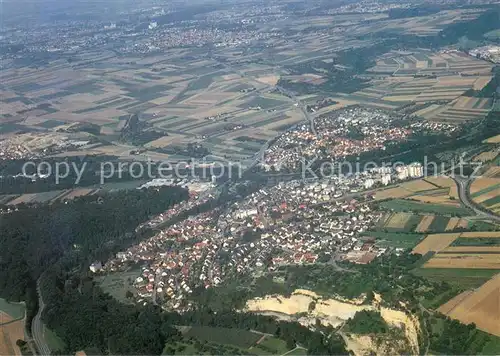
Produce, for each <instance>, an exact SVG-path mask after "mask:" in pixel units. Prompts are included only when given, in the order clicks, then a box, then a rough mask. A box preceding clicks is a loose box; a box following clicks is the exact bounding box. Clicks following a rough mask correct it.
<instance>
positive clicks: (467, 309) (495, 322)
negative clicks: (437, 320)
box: [440, 274, 500, 336]
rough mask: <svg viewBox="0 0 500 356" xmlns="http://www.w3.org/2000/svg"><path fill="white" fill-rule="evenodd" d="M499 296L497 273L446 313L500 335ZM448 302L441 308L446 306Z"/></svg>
mask: <svg viewBox="0 0 500 356" xmlns="http://www.w3.org/2000/svg"><path fill="white" fill-rule="evenodd" d="M499 296H500V274H497V275H496V276H495V277H494V278H492V279H490V280H489V281H488V282H486V283H485V284H483V285H482V286H481V287H480V288H479V289H476V290H475V291H473V292H472V293H469V294H468V295H466V296H465V297H464V298H463V299H462V300H461V301H460V302H459V303H458V304H457V305H455V306H453V308H451V309H450V310H449V311H448V312H446V313H445V314H446V315H447V316H449V317H450V318H452V319H457V320H459V321H460V322H462V323H464V324H470V323H474V324H476V326H477V328H478V329H480V330H483V331H485V332H487V333H490V334H493V335H496V336H500V322H499V321H500V299H499ZM454 299H455V298H454ZM452 300H453V299H452ZM450 302H451V301H450ZM450 302H448V303H450ZM448 303H446V304H448ZM446 304H444V305H443V306H442V307H441V308H443V307H445V306H446ZM441 308H440V309H441ZM446 309H447V308H445V310H446Z"/></svg>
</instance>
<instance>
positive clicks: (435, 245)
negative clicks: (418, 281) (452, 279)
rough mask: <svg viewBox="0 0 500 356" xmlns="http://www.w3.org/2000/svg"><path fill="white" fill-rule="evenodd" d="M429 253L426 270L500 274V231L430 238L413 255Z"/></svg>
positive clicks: (429, 236)
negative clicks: (433, 253) (499, 272)
mask: <svg viewBox="0 0 500 356" xmlns="http://www.w3.org/2000/svg"><path fill="white" fill-rule="evenodd" d="M428 252H435V253H436V254H435V255H433V256H432V258H430V259H429V260H428V261H427V262H426V263H425V264H424V265H423V268H424V269H439V268H443V269H453V268H456V269H480V270H485V269H492V270H500V231H492V232H464V233H451V234H433V235H428V236H427V237H426V238H425V239H424V240H423V241H422V242H421V243H420V244H419V245H417V246H416V247H415V248H414V249H413V253H420V254H422V255H425V254H426V253H428Z"/></svg>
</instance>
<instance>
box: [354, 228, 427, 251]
mask: <svg viewBox="0 0 500 356" xmlns="http://www.w3.org/2000/svg"><path fill="white" fill-rule="evenodd" d="M363 235H364V236H370V237H375V238H376V239H377V245H379V246H383V247H394V248H396V247H400V248H412V247H414V246H416V245H417V244H418V243H419V242H420V240H421V239H422V238H423V237H424V236H425V235H424V234H416V233H399V232H384V231H367V232H365V233H363Z"/></svg>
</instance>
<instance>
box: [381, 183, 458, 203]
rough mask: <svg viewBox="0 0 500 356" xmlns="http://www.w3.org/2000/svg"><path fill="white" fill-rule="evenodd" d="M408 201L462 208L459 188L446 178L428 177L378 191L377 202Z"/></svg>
mask: <svg viewBox="0 0 500 356" xmlns="http://www.w3.org/2000/svg"><path fill="white" fill-rule="evenodd" d="M385 199H408V200H415V201H417V202H423V203H433V204H443V205H451V206H457V207H458V206H460V202H459V201H458V191H457V186H456V184H455V182H454V181H453V179H451V178H449V177H445V176H437V177H426V178H425V179H418V180H413V181H409V182H406V183H402V184H399V185H397V186H395V187H390V188H385V189H380V190H377V192H376V193H375V200H385Z"/></svg>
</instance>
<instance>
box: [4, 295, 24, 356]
mask: <svg viewBox="0 0 500 356" xmlns="http://www.w3.org/2000/svg"><path fill="white" fill-rule="evenodd" d="M24 316H25V306H24V304H21V303H9V302H7V301H5V300H4V299H1V298H0V355H21V350H20V349H19V347H18V346H17V345H16V341H17V340H24Z"/></svg>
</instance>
